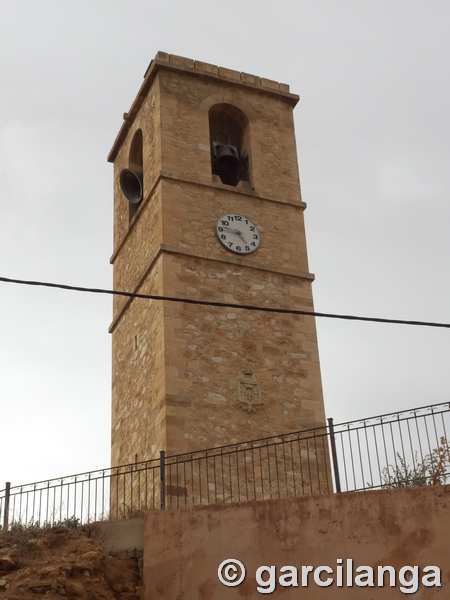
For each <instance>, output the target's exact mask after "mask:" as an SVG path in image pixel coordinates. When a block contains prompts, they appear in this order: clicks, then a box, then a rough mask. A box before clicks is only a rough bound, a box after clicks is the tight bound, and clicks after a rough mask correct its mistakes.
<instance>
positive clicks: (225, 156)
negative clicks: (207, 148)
mask: <svg viewBox="0 0 450 600" xmlns="http://www.w3.org/2000/svg"><path fill="white" fill-rule="evenodd" d="M209 136H210V144H211V169H212V173H213V174H214V175H218V176H219V177H220V180H221V181H222V183H225V184H227V185H233V186H237V185H238V183H239V181H248V182H250V171H249V161H248V155H249V135H248V119H247V117H246V116H245V114H244V113H243V112H242V111H241V110H240V109H239V108H236V107H235V106H233V105H231V104H215V105H214V106H212V107H211V109H210V111H209Z"/></svg>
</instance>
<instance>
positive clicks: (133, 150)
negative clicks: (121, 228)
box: [120, 129, 144, 223]
mask: <svg viewBox="0 0 450 600" xmlns="http://www.w3.org/2000/svg"><path fill="white" fill-rule="evenodd" d="M143 171H144V162H143V153H142V130H141V129H138V130H137V131H136V133H135V134H134V137H133V140H132V142H131V146H130V153H129V155H128V169H124V170H123V171H122V172H121V174H120V187H121V188H122V191H123V193H124V194H125V197H126V198H127V200H128V219H129V222H130V223H131V221H132V219H133V217H134V215H135V214H136V213H137V211H138V209H139V206H140V204H141V202H142V198H143V196H144V193H143Z"/></svg>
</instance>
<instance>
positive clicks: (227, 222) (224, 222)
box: [220, 221, 230, 227]
mask: <svg viewBox="0 0 450 600" xmlns="http://www.w3.org/2000/svg"><path fill="white" fill-rule="evenodd" d="M220 222H221V223H222V225H225V227H226V226H227V225H229V224H230V223H229V221H220Z"/></svg>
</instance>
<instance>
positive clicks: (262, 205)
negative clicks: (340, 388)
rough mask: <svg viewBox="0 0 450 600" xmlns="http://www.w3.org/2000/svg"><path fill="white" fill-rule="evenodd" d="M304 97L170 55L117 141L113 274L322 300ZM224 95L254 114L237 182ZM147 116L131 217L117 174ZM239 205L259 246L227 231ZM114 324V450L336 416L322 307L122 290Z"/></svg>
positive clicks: (119, 282) (132, 280)
mask: <svg viewBox="0 0 450 600" xmlns="http://www.w3.org/2000/svg"><path fill="white" fill-rule="evenodd" d="M297 100H298V97H297V96H295V95H293V94H291V93H290V92H289V88H288V86H286V85H284V84H278V83H276V82H272V81H269V80H265V79H264V78H258V77H255V76H251V75H249V74H245V73H237V72H235V71H231V70H228V69H221V68H218V67H214V66H213V65H208V64H206V63H199V62H196V61H190V60H189V59H182V58H180V57H174V56H172V55H166V54H164V53H159V54H158V55H157V57H156V59H155V61H153V63H152V64H151V66H150V68H149V70H148V72H147V74H146V76H145V79H144V84H143V86H142V88H141V90H140V91H139V93H138V95H137V97H136V100H135V102H134V103H133V106H132V107H131V109H130V111H129V112H128V113H127V114H126V115H125V120H124V123H123V126H122V128H121V130H120V132H119V135H118V137H117V140H116V142H115V144H114V147H113V150H112V152H111V154H110V157H109V158H110V160H111V161H113V162H114V173H115V184H114V198H115V199H114V213H115V217H114V227H115V234H114V251H113V256H112V259H111V261H112V263H113V265H114V287H115V289H117V290H123V291H130V292H139V293H147V294H159V295H164V296H170V297H176V298H188V299H194V300H200V301H218V302H231V303H236V304H245V305H248V304H253V305H259V306H265V307H275V308H276V307H281V308H287V309H299V310H307V311H310V310H313V300H312V290H311V285H312V281H313V279H314V277H313V275H311V274H310V273H309V268H308V260H307V249H306V238H305V229H304V220H303V212H304V210H305V207H306V205H305V204H304V203H303V202H302V199H301V193H300V185H299V174H298V167H297V154H296V144H295V133H294V126H293V112H292V111H293V107H294V106H295V104H296V102H297ZM224 103H225V104H229V105H232V106H233V107H235V109H236V110H239V111H241V112H242V114H244V115H245V119H246V123H247V125H248V131H246V133H245V135H246V138H245V139H246V142H245V143H246V149H247V151H248V153H249V165H250V166H249V172H250V176H249V181H243V182H240V184H239V185H238V186H236V187H233V186H230V185H224V184H223V183H222V182H221V181H220V179H219V178H218V176H217V175H213V174H212V170H211V153H210V131H209V117H208V115H209V112H208V111H209V110H210V108H211V107H212V106H216V105H217V104H219V105H222V104H224ZM139 132H142V141H143V142H142V143H143V153H142V154H143V191H144V193H143V199H142V202H141V204H140V206H139V207H138V209H137V211H136V213H135V214H134V216H132V218H131V220H130V212H129V203H128V201H127V200H126V198H125V197H124V194H123V193H122V191H121V189H120V185H119V177H120V173H121V171H122V169H124V168H128V167H129V166H130V148H131V147H132V145H133V140H135V139H136V138H135V136H136V135H137V134H138V133H139ZM139 135H140V134H139ZM231 212H235V213H240V214H243V215H245V216H247V217H248V218H250V219H252V220H253V221H254V222H255V223H256V224H257V226H258V228H259V230H260V234H261V240H262V241H261V245H260V247H259V249H258V250H257V251H256V252H254V253H252V254H248V255H245V256H244V255H237V254H233V253H231V252H229V251H228V250H226V249H225V248H223V247H222V246H221V245H220V243H219V241H218V239H217V237H216V234H215V223H216V221H217V219H218V218H219V217H221V216H223V215H226V214H228V213H231ZM110 331H111V333H112V336H113V343H112V346H113V391H112V392H113V393H112V395H113V398H112V405H113V408H112V421H113V423H112V464H113V466H116V465H119V464H126V463H134V462H136V461H142V460H149V459H152V458H155V457H158V454H159V451H160V450H165V451H166V452H167V454H178V453H181V452H191V451H194V450H199V449H202V448H208V447H214V446H219V445H223V444H228V443H233V442H242V441H245V440H249V439H255V438H259V437H265V436H269V435H275V434H280V433H286V432H288V431H297V430H299V429H305V428H312V427H322V426H323V425H324V424H325V415H324V407H323V398H322V387H321V378H320V368H319V354H318V349H317V339H316V331H315V321H314V318H312V317H307V316H302V315H289V314H284V315H283V314H274V313H263V312H256V311H248V310H241V309H229V308H225V307H211V306H200V305H193V304H183V303H174V302H170V301H149V300H142V299H132V300H131V299H127V298H123V297H117V298H115V300H114V314H113V322H112V325H111V328H110ZM241 392H242V394H241ZM246 394H247V396H246V398H244V396H245V395H246ZM241 396H242V397H241ZM250 396H251V397H250ZM323 469H325V466H323Z"/></svg>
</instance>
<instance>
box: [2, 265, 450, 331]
mask: <svg viewBox="0 0 450 600" xmlns="http://www.w3.org/2000/svg"><path fill="white" fill-rule="evenodd" d="M0 282H3V283H15V284H19V285H31V286H40V287H49V288H57V289H60V290H69V291H73V292H87V293H91V294H109V295H111V296H125V297H126V298H142V299H145V300H166V301H168V302H181V303H184V304H197V305H201V306H216V307H221V308H237V309H241V310H253V311H259V312H269V313H279V314H285V315H286V314H287V315H304V316H310V317H323V318H327V319H342V320H347V321H368V322H371V323H391V324H394V325H415V326H419V327H443V328H447V329H450V323H433V322H430V321H407V320H404V319H383V318H381V317H360V316H357V315H337V314H333V313H322V312H314V311H309V310H297V309H294V308H275V307H269V306H255V305H252V304H235V303H233V302H214V301H212V300H195V299H193V298H176V297H173V296H158V295H153V294H139V293H137V292H122V291H119V290H106V289H102V288H87V287H81V286H77V285H65V284H62V283H50V282H48V281H26V280H24V279H10V278H8V277H0Z"/></svg>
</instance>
